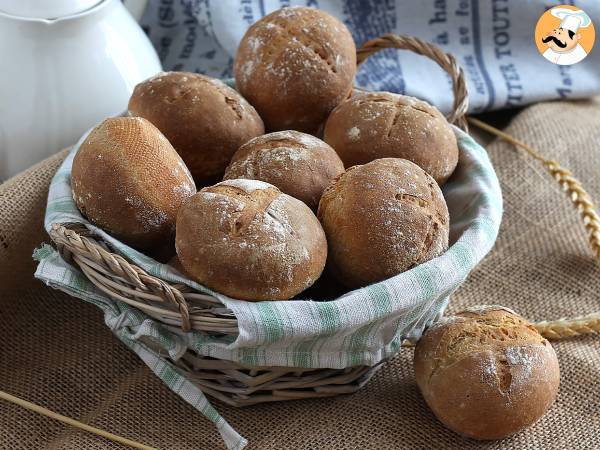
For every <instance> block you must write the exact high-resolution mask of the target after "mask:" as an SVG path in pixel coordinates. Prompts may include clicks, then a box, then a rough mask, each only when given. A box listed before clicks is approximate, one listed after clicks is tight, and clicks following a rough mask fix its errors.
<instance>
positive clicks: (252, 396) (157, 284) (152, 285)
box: [49, 35, 468, 406]
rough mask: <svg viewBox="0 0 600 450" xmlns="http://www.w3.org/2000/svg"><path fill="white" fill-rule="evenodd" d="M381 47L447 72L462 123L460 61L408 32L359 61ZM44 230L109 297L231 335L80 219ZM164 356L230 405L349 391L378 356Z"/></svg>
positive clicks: (222, 322)
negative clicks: (274, 360)
mask: <svg viewBox="0 0 600 450" xmlns="http://www.w3.org/2000/svg"><path fill="white" fill-rule="evenodd" d="M386 48H396V49H406V50H411V51H413V52H416V53H418V54H421V55H424V56H427V57H429V58H431V59H433V60H434V61H436V62H437V63H438V64H439V65H440V66H441V67H442V68H443V69H444V70H446V71H447V72H448V74H449V75H450V77H451V79H452V83H453V90H454V106H453V112H452V113H451V114H450V115H449V117H448V120H449V122H451V123H454V124H456V125H457V126H458V127H460V128H462V129H463V130H466V128H467V123H466V120H465V116H464V114H465V112H466V110H467V106H468V98H467V90H466V84H465V79H464V75H463V72H462V69H461V68H460V67H459V66H458V64H457V63H456V60H455V59H454V57H453V56H451V55H449V54H446V53H443V52H442V51H441V50H440V49H439V48H437V47H436V46H434V45H433V44H429V43H426V42H423V41H421V40H419V39H416V38H413V37H407V36H396V35H386V36H383V37H381V38H377V39H374V40H371V41H369V42H367V43H366V44H365V45H363V46H362V48H360V49H359V50H358V52H357V59H358V62H359V64H360V63H362V62H363V61H364V60H365V59H366V58H368V57H369V56H370V55H372V54H373V53H376V52H377V51H380V50H383V49H386ZM49 234H50V238H51V239H52V241H53V242H54V244H55V245H56V247H57V249H58V251H59V252H60V254H61V256H62V257H63V259H65V260H67V261H69V262H72V263H74V264H75V265H76V266H78V267H79V268H80V270H81V271H82V272H83V273H84V274H85V276H86V277H87V278H88V279H89V280H90V281H91V282H92V283H93V284H94V285H95V286H96V287H97V288H98V289H100V290H101V291H102V292H104V293H105V294H106V295H107V296H109V297H110V298H112V299H115V300H120V301H122V302H124V303H127V304H129V305H131V306H133V307H135V308H137V309H139V310H141V311H143V312H144V313H145V314H146V315H148V316H150V317H152V318H153V319H155V320H157V321H160V322H162V323H164V324H166V325H168V326H171V327H173V326H175V327H180V328H181V329H182V330H183V331H189V330H195V331H200V332H203V333H209V334H217V335H221V336H222V335H228V336H237V334H238V331H239V330H238V322H237V319H236V317H235V315H234V314H233V312H232V311H231V310H229V309H227V308H226V307H225V306H224V305H223V304H222V303H221V302H220V301H219V300H218V299H217V298H215V297H213V296H211V295H206V294H202V293H199V292H196V291H194V290H193V289H191V288H189V287H187V286H185V285H183V284H172V283H169V282H166V281H164V280H161V279H160V278H157V277H155V276H152V275H150V274H148V273H147V272H146V271H144V270H143V269H141V268H140V267H138V266H136V265H135V264H132V263H131V262H129V261H128V260H127V259H126V258H124V257H123V256H121V255H119V254H117V253H114V252H113V251H112V250H111V248H110V246H109V245H108V244H107V243H106V242H104V241H102V240H101V239H99V238H98V237H97V236H94V235H93V234H92V233H91V232H90V231H89V230H88V229H87V228H85V227H83V226H81V225H78V224H64V223H63V224H53V225H52V227H51V229H50V231H49ZM144 343H145V344H146V345H148V346H150V347H151V348H153V349H156V351H160V350H161V349H160V348H159V346H157V345H156V343H154V342H152V341H150V340H147V341H144ZM162 353H163V354H164V351H163V352H162ZM165 357H168V356H167V355H166V356H165ZM171 362H172V363H173V364H174V365H175V366H176V367H177V368H178V370H180V371H181V372H182V373H184V374H185V376H186V378H188V379H189V380H191V381H193V382H194V383H195V384H196V385H197V386H198V387H199V388H200V389H201V390H202V391H203V392H205V393H206V394H208V395H210V396H212V397H215V398H217V399H219V400H221V401H223V402H225V403H227V404H229V405H233V406H246V405H252V404H256V403H262V402H271V401H279V400H291V399H299V398H309V397H326V396H334V395H338V394H345V393H351V392H355V391H356V390H358V389H360V388H361V386H363V385H364V384H365V383H366V382H367V381H368V380H369V378H370V377H371V375H372V374H373V373H374V372H375V371H376V370H377V368H378V367H379V364H375V365H374V366H358V367H350V368H345V369H329V368H311V369H307V368H296V367H294V368H290V367H252V366H246V365H243V364H240V363H237V362H232V361H226V360H219V359H215V358H208V357H204V356H201V355H199V354H197V353H195V352H193V351H191V350H189V349H188V350H187V351H186V352H185V354H184V355H183V356H182V357H181V358H179V359H177V360H171Z"/></svg>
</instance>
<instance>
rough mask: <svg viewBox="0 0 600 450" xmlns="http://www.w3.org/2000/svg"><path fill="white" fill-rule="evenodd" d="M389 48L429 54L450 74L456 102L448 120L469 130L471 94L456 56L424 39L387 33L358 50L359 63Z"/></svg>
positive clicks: (424, 54)
mask: <svg viewBox="0 0 600 450" xmlns="http://www.w3.org/2000/svg"><path fill="white" fill-rule="evenodd" d="M387 48H397V49H399V50H410V51H412V52H415V53H417V54H419V55H423V56H427V57H428V58H430V59H432V60H434V61H435V62H436V63H438V64H439V66H440V67H441V68H442V69H444V70H445V71H446V72H447V73H448V75H450V78H451V79H452V91H453V93H454V104H453V105H452V112H451V113H450V114H449V115H448V116H447V117H448V122H450V123H453V124H455V125H456V126H458V127H459V128H461V129H462V130H464V131H468V124H467V119H466V117H465V114H466V113H467V109H468V108H469V94H468V92H467V83H466V80H465V74H464V72H463V70H462V68H461V67H460V65H459V64H458V62H457V61H456V58H455V57H454V56H452V55H451V54H449V53H444V52H443V51H442V49H440V48H439V47H438V46H437V45H435V44H432V43H430V42H426V41H422V40H421V39H419V38H416V37H412V36H405V35H399V34H385V35H383V36H380V37H378V38H375V39H371V40H370V41H367V42H365V43H364V44H363V45H362V47H361V48H359V49H357V50H356V61H357V64H358V65H359V66H360V65H361V64H362V63H363V62H364V61H365V60H366V59H367V58H368V57H369V56H371V55H372V54H374V53H377V52H378V51H380V50H385V49H387Z"/></svg>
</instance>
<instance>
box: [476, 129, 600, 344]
mask: <svg viewBox="0 0 600 450" xmlns="http://www.w3.org/2000/svg"><path fill="white" fill-rule="evenodd" d="M467 120H468V121H469V123H471V124H473V125H475V126H476V127H478V128H481V129H482V130H485V131H487V132H488V133H491V134H493V135H495V136H498V137H499V138H501V139H504V140H505V141H507V142H510V143H511V144H513V145H514V146H515V147H518V148H520V149H522V150H524V151H525V152H526V153H527V154H528V155H529V156H531V157H532V158H534V159H537V160H538V161H540V162H541V163H542V164H543V165H544V167H545V168H546V170H548V172H550V174H551V175H552V176H553V177H554V179H555V180H556V181H558V184H559V185H560V187H561V188H562V190H563V191H565V192H566V193H567V195H568V196H569V199H570V200H571V202H572V203H573V204H574V205H575V207H576V208H577V210H578V212H579V214H580V217H581V220H582V222H583V226H584V227H585V229H586V230H587V232H588V239H589V243H590V247H591V248H592V251H593V252H594V255H595V256H596V258H597V259H598V260H600V217H598V213H596V210H595V208H594V204H593V202H592V199H591V197H590V195H589V194H588V193H587V192H586V190H585V189H584V188H583V186H582V185H581V183H580V182H579V180H577V179H576V178H575V177H574V176H573V174H572V173H571V172H570V171H569V170H567V169H565V168H563V167H561V165H560V164H559V163H558V162H557V161H554V160H551V159H546V158H544V157H543V156H542V155H541V154H540V153H538V152H537V151H536V150H535V149H534V148H533V147H530V146H529V145H527V144H525V143H524V142H521V141H519V140H518V139H516V138H514V137H512V136H511V135H510V134H508V133H505V132H504V131H501V130H499V129H497V128H495V127H493V126H491V125H489V124H487V123H485V122H482V121H481V120H479V119H475V118H474V117H469V118H467ZM535 327H536V328H537V330H538V331H539V332H540V333H541V334H542V335H543V336H544V337H546V338H548V339H561V338H566V337H573V336H580V335H582V334H590V333H597V332H600V312H597V313H593V314H589V315H587V316H582V317H575V318H573V319H558V320H554V321H543V322H539V323H537V324H535Z"/></svg>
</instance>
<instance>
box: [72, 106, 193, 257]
mask: <svg viewBox="0 0 600 450" xmlns="http://www.w3.org/2000/svg"><path fill="white" fill-rule="evenodd" d="M71 186H72V189H73V198H74V199H75V203H76V204H77V207H78V208H79V210H80V211H81V213H82V214H83V215H84V216H86V217H87V218H88V220H89V221H90V222H92V223H93V224H95V225H97V226H99V227H100V228H102V229H103V230H105V231H107V232H108V233H110V234H111V235H112V236H114V237H116V238H117V239H119V240H122V241H124V242H126V243H127V244H130V245H132V246H133V247H136V248H138V249H156V248H160V247H163V246H164V245H165V244H168V243H170V245H171V246H172V245H173V238H174V235H175V221H176V218H177V211H178V210H179V208H180V206H181V205H182V204H183V203H184V202H185V201H186V200H187V199H188V198H189V197H191V196H192V195H194V194H195V193H196V186H195V185H194V180H192V177H191V175H190V172H189V171H188V169H187V167H186V166H185V164H184V163H183V161H182V160H181V158H180V157H179V155H178V154H177V152H176V151H175V149H174V148H173V147H172V146H171V144H170V143H169V141H167V139H166V138H165V137H164V136H163V135H162V134H161V132H160V131H158V130H157V129H156V127H155V126H154V125H152V124H151V123H150V122H148V121H147V120H145V119H141V118H137V117H136V118H134V117H117V118H111V119H106V120H105V121H104V122H102V123H101V124H100V125H98V126H97V127H96V128H94V129H93V130H92V131H91V133H90V134H89V135H88V137H87V138H86V139H85V141H84V142H83V143H82V144H81V147H80V148H79V151H78V152H77V154H76V155H75V158H74V159H73V168H72V171H71Z"/></svg>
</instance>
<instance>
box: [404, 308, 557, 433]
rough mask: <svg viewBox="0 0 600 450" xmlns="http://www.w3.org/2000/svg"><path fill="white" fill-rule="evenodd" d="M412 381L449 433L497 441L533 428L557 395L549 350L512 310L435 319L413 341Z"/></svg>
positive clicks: (486, 310) (553, 357) (480, 310)
mask: <svg viewBox="0 0 600 450" xmlns="http://www.w3.org/2000/svg"><path fill="white" fill-rule="evenodd" d="M414 363H415V376H416V379H417V384H418V385H419V389H420V390H421V393H422V394H423V397H424V398H425V401H426V402H427V404H428V405H429V407H430V408H431V409H432V410H433V412H434V413H435V415H436V416H437V417H438V419H439V420H440V421H441V422H442V423H443V424H444V425H446V426H447V427H448V428H450V429H452V430H454V431H456V432H457V433H460V434H462V435H465V436H468V437H471V438H475V439H502V438H504V437H506V436H509V435H511V434H513V433H516V432H518V431H519V430H521V429H523V428H525V427H528V426H529V425H531V424H532V423H534V422H535V421H537V420H538V419H539V418H540V417H541V416H542V415H543V414H544V413H545V412H546V410H548V408H549V407H550V405H551V404H552V402H554V399H555V398H556V394H557V392H558V385H559V380H560V371H559V368H558V360H557V358H556V354H555V353H554V350H553V349H552V346H551V345H550V343H549V342H548V341H547V340H546V339H544V338H543V337H542V336H541V335H540V334H539V333H538V331H537V330H536V329H535V327H534V326H533V325H532V324H531V323H529V322H527V321H526V320H525V319H523V318H522V317H520V316H518V315H517V314H516V313H514V312H513V311H511V310H509V309H507V308H503V307H498V306H488V307H476V308H473V309H467V310H466V311H463V312H460V313H458V314H456V315H455V316H450V317H448V318H445V319H442V320H441V321H440V322H438V323H437V324H435V325H434V326H432V327H431V328H430V329H429V330H428V331H427V332H426V333H425V335H424V336H423V337H422V338H421V340H420V341H419V342H418V344H417V347H416V349H415V356H414Z"/></svg>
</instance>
